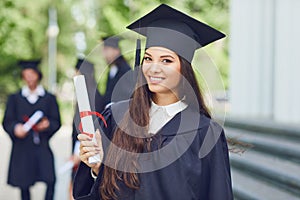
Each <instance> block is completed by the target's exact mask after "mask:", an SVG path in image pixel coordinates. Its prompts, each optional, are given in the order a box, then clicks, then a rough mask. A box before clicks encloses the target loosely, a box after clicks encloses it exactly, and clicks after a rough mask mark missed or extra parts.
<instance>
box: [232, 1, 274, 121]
mask: <svg viewBox="0 0 300 200" xmlns="http://www.w3.org/2000/svg"><path fill="white" fill-rule="evenodd" d="M230 9H231V10H230V13H231V19H230V20H231V31H230V62H231V64H230V88H229V90H230V91H229V92H230V103H231V108H230V113H229V114H231V115H234V116H245V117H260V118H271V117H272V114H273V113H272V111H273V87H272V86H273V81H274V80H273V77H274V75H273V74H274V70H273V54H274V34H273V32H274V31H273V30H274V1H273V0H263V1H261V0H251V1H250V0H231V7H230Z"/></svg>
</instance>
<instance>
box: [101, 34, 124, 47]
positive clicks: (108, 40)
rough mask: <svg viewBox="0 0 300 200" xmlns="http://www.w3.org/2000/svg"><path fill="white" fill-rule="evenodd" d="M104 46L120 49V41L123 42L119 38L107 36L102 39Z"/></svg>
mask: <svg viewBox="0 0 300 200" xmlns="http://www.w3.org/2000/svg"><path fill="white" fill-rule="evenodd" d="M102 40H103V42H104V46H109V47H113V48H117V49H119V41H120V40H121V38H120V37H118V36H106V37H103V38H102Z"/></svg>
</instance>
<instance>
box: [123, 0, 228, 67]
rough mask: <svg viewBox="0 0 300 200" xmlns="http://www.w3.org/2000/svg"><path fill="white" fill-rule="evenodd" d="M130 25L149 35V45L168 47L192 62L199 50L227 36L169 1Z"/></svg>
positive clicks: (132, 28)
mask: <svg viewBox="0 0 300 200" xmlns="http://www.w3.org/2000/svg"><path fill="white" fill-rule="evenodd" d="M127 28H128V29H131V30H133V31H135V32H137V33H139V34H141V35H144V36H146V37H147V40H146V48H149V47H153V46H160V47H165V48H168V49H170V50H172V51H174V52H175V53H177V54H178V55H180V56H181V57H183V58H185V59H186V60H187V61H189V62H190V63H191V61H192V59H193V56H194V52H195V51H196V50H197V49H199V48H201V47H204V46H206V45H208V44H209V43H211V42H214V41H216V40H218V39H221V38H223V37H225V35H224V34H223V33H221V32H220V31H218V30H216V29H214V28H212V27H210V26H208V25H207V24H204V23H202V22H200V21H198V20H196V19H194V18H192V17H190V16H188V15H186V14H184V13H182V12H180V11H178V10H175V9H174V8H172V7H170V6H168V5H166V4H161V5H160V6H158V7H157V8H155V9H154V10H152V11H151V12H150V13H148V14H146V15H145V16H143V17H141V18H140V19H138V20H136V21H135V22H133V23H132V24H130V25H129V26H127Z"/></svg>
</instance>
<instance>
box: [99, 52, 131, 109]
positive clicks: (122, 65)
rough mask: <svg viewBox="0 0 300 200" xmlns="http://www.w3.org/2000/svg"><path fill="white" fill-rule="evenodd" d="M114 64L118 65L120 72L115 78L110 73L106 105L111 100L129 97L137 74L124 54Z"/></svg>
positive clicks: (105, 96) (105, 98)
mask: <svg viewBox="0 0 300 200" xmlns="http://www.w3.org/2000/svg"><path fill="white" fill-rule="evenodd" d="M114 64H115V65H116V66H117V67H118V72H117V73H116V75H115V76H114V77H113V78H110V77H109V74H108V77H107V83H106V90H105V94H104V107H105V106H106V105H107V104H109V103H111V102H117V101H122V100H127V99H129V98H130V97H131V94H132V91H133V88H134V84H135V75H134V73H133V71H132V69H131V67H130V66H129V65H128V63H127V62H126V61H125V59H124V58H123V56H120V57H119V58H117V59H116V61H115V62H114ZM104 107H103V109H104Z"/></svg>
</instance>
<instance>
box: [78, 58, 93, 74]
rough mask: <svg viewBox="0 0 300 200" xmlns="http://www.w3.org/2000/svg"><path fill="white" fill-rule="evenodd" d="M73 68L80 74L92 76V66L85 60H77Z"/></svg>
mask: <svg viewBox="0 0 300 200" xmlns="http://www.w3.org/2000/svg"><path fill="white" fill-rule="evenodd" d="M75 68H76V69H77V70H79V71H80V73H81V74H83V75H87V74H94V72H95V70H94V65H93V64H92V63H90V62H89V61H87V60H84V59H82V58H78V59H77V63H76V65H75Z"/></svg>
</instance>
